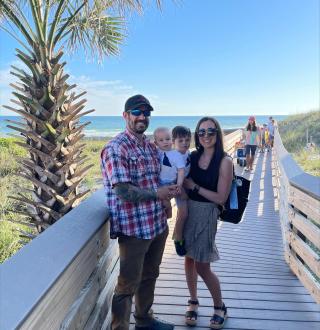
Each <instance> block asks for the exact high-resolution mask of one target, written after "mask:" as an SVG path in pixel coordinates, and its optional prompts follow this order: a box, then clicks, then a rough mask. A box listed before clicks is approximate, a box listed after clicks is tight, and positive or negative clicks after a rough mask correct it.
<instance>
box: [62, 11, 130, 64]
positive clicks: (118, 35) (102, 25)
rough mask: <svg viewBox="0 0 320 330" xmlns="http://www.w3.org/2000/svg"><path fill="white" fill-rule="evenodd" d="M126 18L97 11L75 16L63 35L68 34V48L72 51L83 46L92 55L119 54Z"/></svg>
mask: <svg viewBox="0 0 320 330" xmlns="http://www.w3.org/2000/svg"><path fill="white" fill-rule="evenodd" d="M124 28H125V26H124V20H123V19H122V18H121V17H109V16H106V15H101V14H100V13H97V12H91V13H90V14H89V16H86V15H83V16H79V17H77V18H75V20H74V22H73V24H72V25H71V26H69V28H68V30H67V31H66V32H65V34H64V35H63V38H64V37H66V36H67V38H66V39H67V44H68V48H69V49H70V50H71V52H74V51H76V50H78V49H79V48H82V49H84V50H90V51H91V55H92V56H95V55H98V57H99V59H100V60H101V59H102V58H103V56H104V55H118V53H119V46H120V45H121V43H122V41H123V39H124V37H125V34H124V31H125V30H124Z"/></svg>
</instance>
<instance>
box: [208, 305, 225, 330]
mask: <svg viewBox="0 0 320 330" xmlns="http://www.w3.org/2000/svg"><path fill="white" fill-rule="evenodd" d="M214 309H216V310H221V311H223V312H224V315H223V316H220V315H218V314H213V316H212V318H211V320H210V328H211V329H222V328H223V327H224V324H225V322H226V319H227V317H228V315H227V307H226V306H225V304H224V303H223V304H222V307H216V306H214Z"/></svg>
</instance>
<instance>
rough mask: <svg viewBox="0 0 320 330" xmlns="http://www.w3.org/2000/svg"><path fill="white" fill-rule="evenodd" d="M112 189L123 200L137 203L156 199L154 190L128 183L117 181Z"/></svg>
mask: <svg viewBox="0 0 320 330" xmlns="http://www.w3.org/2000/svg"><path fill="white" fill-rule="evenodd" d="M114 191H115V193H116V195H117V196H118V197H119V198H120V199H121V200H123V201H125V202H132V203H139V202H145V201H150V200H155V199H157V193H156V191H155V190H152V189H141V188H139V187H136V186H134V185H132V184H130V183H118V184H117V185H116V186H115V187H114Z"/></svg>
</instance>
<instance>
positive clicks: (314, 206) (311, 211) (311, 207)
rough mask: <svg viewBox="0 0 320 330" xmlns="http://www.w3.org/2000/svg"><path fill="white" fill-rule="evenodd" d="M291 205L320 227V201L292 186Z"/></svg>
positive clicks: (290, 191) (290, 190) (290, 192)
mask: <svg viewBox="0 0 320 330" xmlns="http://www.w3.org/2000/svg"><path fill="white" fill-rule="evenodd" d="M289 203H291V204H292V205H293V206H294V207H295V208H296V209H298V210H300V211H301V212H303V213H304V214H306V215H307V216H308V218H311V219H312V220H314V221H315V222H316V223H317V224H318V225H320V200H317V199H315V198H313V197H311V196H309V195H308V194H307V193H305V192H303V191H301V190H299V189H297V188H295V187H293V186H290V189H289Z"/></svg>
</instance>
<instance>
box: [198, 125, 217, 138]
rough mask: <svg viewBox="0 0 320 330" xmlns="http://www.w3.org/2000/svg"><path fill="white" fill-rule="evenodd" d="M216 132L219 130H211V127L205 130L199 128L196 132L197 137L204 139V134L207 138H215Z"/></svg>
mask: <svg viewBox="0 0 320 330" xmlns="http://www.w3.org/2000/svg"><path fill="white" fill-rule="evenodd" d="M218 131H219V130H218V129H217V128H213V127H209V128H207V129H204V128H200V129H199V130H198V136H199V137H204V136H205V135H206V134H207V135H208V136H216V135H217V132H218Z"/></svg>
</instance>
